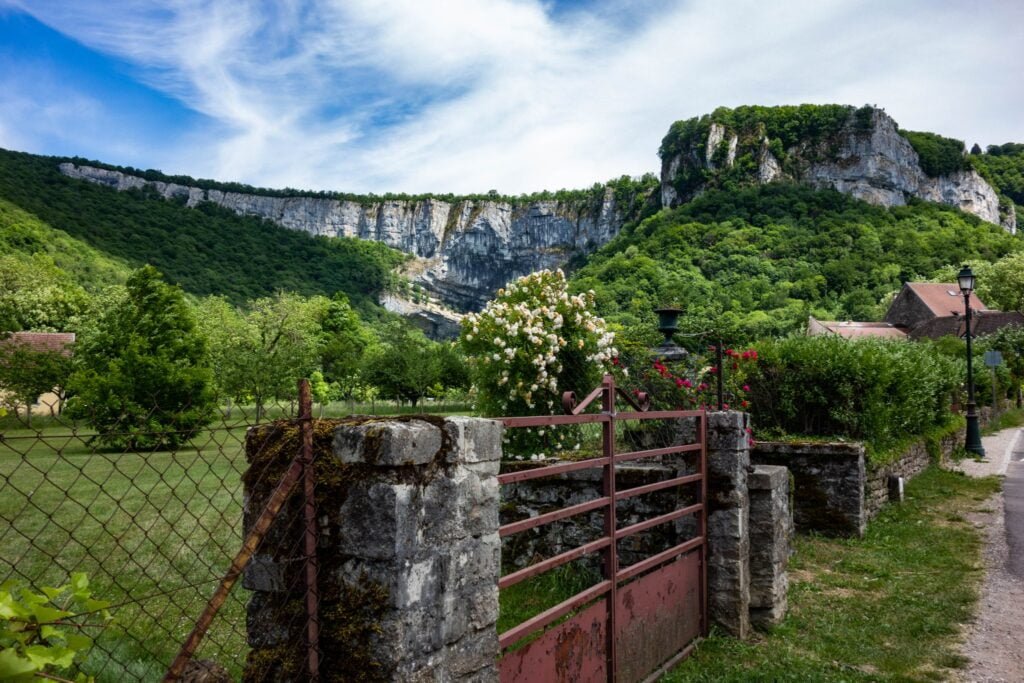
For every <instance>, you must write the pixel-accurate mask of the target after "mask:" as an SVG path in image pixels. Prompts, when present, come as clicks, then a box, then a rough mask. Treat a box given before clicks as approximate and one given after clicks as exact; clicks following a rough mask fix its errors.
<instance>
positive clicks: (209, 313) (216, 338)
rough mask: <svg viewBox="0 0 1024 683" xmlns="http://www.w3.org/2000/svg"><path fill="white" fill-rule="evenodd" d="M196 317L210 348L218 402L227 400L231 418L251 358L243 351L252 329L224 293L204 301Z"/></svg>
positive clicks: (199, 305) (199, 306)
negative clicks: (234, 401) (233, 405)
mask: <svg viewBox="0 0 1024 683" xmlns="http://www.w3.org/2000/svg"><path fill="white" fill-rule="evenodd" d="M196 318H197V323H198V326H199V330H200V332H202V334H203V336H204V337H205V338H206V341H207V347H208V348H209V352H210V367H211V368H212V370H213V386H214V390H215V392H216V394H217V397H218V402H220V401H226V402H227V415H228V417H229V418H230V417H231V402H232V400H233V399H235V398H236V397H237V396H238V395H239V393H241V392H242V387H243V385H244V381H245V380H244V377H245V373H246V368H247V364H248V362H249V361H250V359H249V358H248V357H246V356H244V355H243V354H242V349H243V348H244V347H245V346H246V342H247V341H248V339H249V336H250V328H249V326H248V325H247V323H246V320H245V317H244V316H243V315H242V313H241V312H240V311H239V310H238V309H237V308H235V306H234V305H232V304H231V302H230V301H228V300H227V299H226V298H224V297H221V296H210V297H206V298H205V299H202V300H200V301H199V304H198V305H197V306H196Z"/></svg>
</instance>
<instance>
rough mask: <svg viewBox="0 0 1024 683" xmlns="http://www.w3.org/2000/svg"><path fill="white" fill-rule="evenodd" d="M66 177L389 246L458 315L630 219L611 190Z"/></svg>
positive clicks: (69, 168) (70, 169) (85, 171)
mask: <svg viewBox="0 0 1024 683" xmlns="http://www.w3.org/2000/svg"><path fill="white" fill-rule="evenodd" d="M60 170H61V172H62V173H64V174H65V175H67V176H70V177H72V178H80V179H83V180H87V181H90V182H94V183H98V184H101V185H107V186H109V187H112V188H115V189H117V190H128V189H132V188H137V189H142V188H146V187H149V188H152V189H153V190H155V191H156V192H158V193H159V194H160V195H161V196H163V197H165V198H167V199H171V200H177V201H182V202H184V203H185V205H186V206H190V207H192V206H196V205H197V204H199V203H201V202H211V203H213V204H216V205H218V206H222V207H224V208H227V209H231V210H232V211H235V212H236V213H239V214H246V215H251V216H257V217H260V218H265V219H267V220H270V221H273V222H275V223H277V224H279V225H282V226H284V227H286V228H290V229H292V230H302V231H304V232H308V233H310V234H313V235H325V236H329V237H358V238H360V239H366V240H374V241H377V242H383V243H384V244H386V245H388V246H390V247H393V248H395V249H398V250H400V251H404V252H406V253H408V254H412V255H413V256H415V257H417V259H418V260H419V262H418V263H417V264H416V266H417V267H416V268H415V275H414V278H413V279H414V280H415V281H417V282H419V283H420V284H422V285H423V286H424V287H425V288H426V289H427V290H428V291H429V292H430V293H431V294H432V295H434V296H436V297H437V298H438V299H440V300H441V301H443V302H445V303H446V304H448V305H450V306H453V307H455V308H457V309H460V310H475V309H478V308H480V307H481V306H482V305H483V304H484V303H485V302H486V301H487V300H488V299H490V298H491V297H492V296H493V295H494V292H495V291H496V290H497V289H498V288H499V287H502V286H504V285H505V284H506V283H508V282H509V281H510V280H512V279H514V278H517V277H519V276H521V275H525V274H527V273H531V272H533V271H535V270H538V269H541V268H555V267H559V266H563V265H565V264H566V262H568V260H569V259H570V258H572V257H573V256H575V255H578V254H585V253H589V252H591V251H593V250H594V249H596V248H597V247H599V246H601V245H603V244H605V243H606V242H608V241H609V240H610V239H611V238H612V237H614V236H615V235H617V234H618V232H619V230H620V228H621V227H622V225H623V223H624V222H625V220H626V218H627V216H626V212H627V209H625V208H623V207H620V206H619V204H618V202H617V201H616V199H615V192H614V190H613V189H612V188H610V187H608V188H605V189H604V191H603V193H600V194H598V195H596V196H595V197H594V198H593V199H592V200H590V201H566V202H563V201H556V200H543V201H532V202H511V201H497V200H483V201H477V200H465V201H456V202H447V201H441V200H438V199H424V200H409V201H402V200H393V201H363V202H356V201H346V200H339V199H330V198H323V197H275V196H267V195H257V194H244V193H238V192H225V191H222V190H216V189H203V188H198V187H189V186H185V185H177V184H175V183H166V182H162V181H149V180H146V179H144V178H140V177H138V176H133V175H129V174H126V173H122V172H120V171H112V170H108V169H103V168H96V167H94V166H84V165H83V166H78V165H75V164H72V163H63V164H61V165H60Z"/></svg>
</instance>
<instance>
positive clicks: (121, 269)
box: [0, 198, 131, 291]
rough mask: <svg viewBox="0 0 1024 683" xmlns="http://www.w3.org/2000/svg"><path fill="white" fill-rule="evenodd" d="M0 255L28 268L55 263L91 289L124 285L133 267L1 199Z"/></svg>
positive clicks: (87, 288)
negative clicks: (42, 262)
mask: <svg viewBox="0 0 1024 683" xmlns="http://www.w3.org/2000/svg"><path fill="white" fill-rule="evenodd" d="M0 255H2V256H3V257H5V258H10V259H12V260H13V261H14V262H17V263H18V264H20V265H23V266H25V267H30V265H31V264H36V263H39V262H40V260H41V259H42V260H44V261H48V262H52V264H53V265H54V266H56V267H57V268H59V269H60V270H62V271H63V272H64V273H66V274H67V276H68V277H69V278H70V279H71V280H73V281H74V282H76V283H77V284H78V285H80V286H82V287H83V288H84V289H86V290H89V291H98V290H100V289H102V288H103V287H105V286H107V285H113V284H122V283H124V281H125V280H127V279H128V273H129V272H130V270H131V268H130V267H129V266H128V264H127V262H125V261H122V260H119V259H116V258H113V257H111V256H109V255H108V254H106V253H104V252H102V251H100V250H99V249H96V248H94V247H91V246H90V245H89V244H87V243H86V242H84V241H82V240H80V239H77V238H75V237H72V236H71V235H69V234H68V233H66V232H64V231H63V230H57V229H55V228H53V227H51V226H49V225H47V224H46V223H44V222H43V221H41V220H39V219H38V218H37V217H36V216H34V215H32V214H30V213H28V212H27V211H25V210H24V209H22V208H20V207H18V206H16V205H15V204H12V203H11V202H9V201H7V200H6V199H2V198H0Z"/></svg>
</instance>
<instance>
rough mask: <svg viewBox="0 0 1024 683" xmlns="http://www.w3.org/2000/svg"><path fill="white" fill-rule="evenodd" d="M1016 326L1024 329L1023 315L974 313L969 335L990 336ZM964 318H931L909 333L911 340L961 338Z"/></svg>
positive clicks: (964, 323) (955, 316)
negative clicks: (952, 336) (946, 337)
mask: <svg viewBox="0 0 1024 683" xmlns="http://www.w3.org/2000/svg"><path fill="white" fill-rule="evenodd" d="M1010 325H1018V326H1022V327H1024V315H1022V314H1020V313H1018V312H1016V311H1010V312H1008V313H1004V312H1003V311H975V312H974V313H973V314H972V316H971V327H972V329H971V335H972V336H975V337H982V336H984V335H986V334H992V333H993V332H996V331H998V330H1000V329H1002V328H1004V327H1007V326H1010ZM966 328H967V325H966V318H964V316H962V315H947V316H943V317H941V318H933V319H932V320H929V321H928V322H926V323H924V324H921V325H918V326H917V327H915V328H914V329H913V330H911V331H910V338H911V339H921V338H922V337H924V338H928V339H938V338H940V337H945V336H947V335H955V336H957V337H962V336H964V334H965V333H966Z"/></svg>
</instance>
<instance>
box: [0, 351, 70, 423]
mask: <svg viewBox="0 0 1024 683" xmlns="http://www.w3.org/2000/svg"><path fill="white" fill-rule="evenodd" d="M70 374H71V359H70V358H69V357H68V356H67V355H66V354H64V353H61V352H60V351H36V350H35V349H32V348H30V347H29V346H28V345H26V344H21V343H17V342H15V341H5V342H0V388H2V389H3V390H4V391H5V392H6V393H7V394H8V395H9V397H10V399H14V401H13V402H14V404H15V405H14V408H15V412H17V404H19V403H20V404H21V405H23V406H25V421H26V424H28V425H29V426H30V427H31V426H32V404H33V403H35V401H36V398H38V397H39V395H40V394H45V393H46V392H48V391H55V392H56V393H57V396H58V400H59V401H63V397H64V391H63V387H64V385H65V384H66V383H67V380H68V377H69V375H70ZM10 399H9V400H10ZM59 410H60V405H58V411H59Z"/></svg>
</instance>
